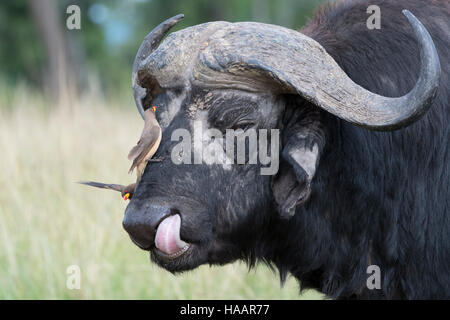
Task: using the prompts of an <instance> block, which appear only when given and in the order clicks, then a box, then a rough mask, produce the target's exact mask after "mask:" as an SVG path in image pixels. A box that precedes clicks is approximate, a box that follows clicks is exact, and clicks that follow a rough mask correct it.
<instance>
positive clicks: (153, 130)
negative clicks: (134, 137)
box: [128, 108, 162, 180]
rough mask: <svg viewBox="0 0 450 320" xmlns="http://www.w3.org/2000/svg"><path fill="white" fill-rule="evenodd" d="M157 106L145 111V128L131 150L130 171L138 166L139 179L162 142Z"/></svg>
mask: <svg viewBox="0 0 450 320" xmlns="http://www.w3.org/2000/svg"><path fill="white" fill-rule="evenodd" d="M155 110H156V108H150V109H147V110H145V112H144V121H145V123H144V130H142V134H141V137H140V139H139V141H138V142H137V144H136V145H135V146H134V147H133V148H132V149H131V150H130V153H129V154H128V159H129V160H131V161H133V163H132V164H131V167H130V170H129V173H131V172H133V170H134V168H136V167H137V176H138V180H139V179H140V177H141V176H142V174H143V173H144V169H145V166H146V165H147V161H148V160H149V159H150V158H151V157H153V155H154V154H155V152H156V150H158V147H159V144H160V143H161V136H162V131H161V127H160V126H159V123H158V121H157V120H156V116H155Z"/></svg>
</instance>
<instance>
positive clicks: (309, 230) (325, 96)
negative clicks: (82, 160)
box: [123, 0, 450, 299]
mask: <svg viewBox="0 0 450 320" xmlns="http://www.w3.org/2000/svg"><path fill="white" fill-rule="evenodd" d="M370 5H378V6H379V8H380V9H381V29H369V28H368V27H367V19H368V17H369V14H368V13H367V8H368V7H369V6H370ZM404 9H406V10H408V11H403V10H404ZM402 11H403V14H402ZM411 13H412V14H411ZM416 17H417V18H416ZM181 18H182V16H181V15H179V16H176V17H173V18H171V19H169V20H167V21H165V22H163V23H162V24H160V25H159V26H157V27H156V28H155V29H154V30H153V31H152V32H151V33H150V34H149V35H148V36H147V37H146V39H145V40H144V42H143V44H142V45H141V48H140V49H139V52H138V54H137V56H136V60H135V63H134V67H133V88H134V92H135V101H136V104H137V106H138V109H139V111H140V113H141V114H143V111H144V110H146V109H148V108H151V107H152V106H153V105H155V106H158V111H157V118H158V121H159V123H160V125H161V128H162V130H163V137H162V141H161V144H160V147H159V149H158V151H157V153H156V154H155V156H156V157H158V158H161V159H163V160H162V161H161V162H152V163H149V164H148V165H147V167H146V169H145V172H144V174H143V176H142V179H141V182H140V183H139V185H138V187H137V189H136V191H135V194H134V197H133V198H132V200H131V201H130V203H129V205H128V207H127V209H126V212H125V217H124V220H123V226H124V228H125V229H126V231H127V232H128V233H129V235H130V238H131V239H132V241H133V242H134V243H135V244H136V245H137V246H139V247H140V248H142V249H144V250H148V251H149V252H150V256H151V259H152V260H153V261H154V262H156V263H157V264H158V265H160V266H162V267H163V268H165V269H167V270H169V271H171V272H178V271H183V270H189V269H193V268H195V267H197V266H199V265H201V264H206V263H208V264H219V265H222V264H225V263H229V262H232V261H235V260H238V259H241V260H244V261H246V262H247V263H248V264H249V265H250V266H253V265H255V264H256V263H257V262H260V261H263V262H264V263H267V264H270V265H272V266H274V267H276V268H277V269H278V270H279V273H280V276H281V279H282V281H283V280H284V279H285V278H286V276H287V274H292V275H293V276H294V277H296V278H297V279H298V280H299V282H300V285H301V287H302V288H315V289H317V290H319V291H321V292H323V293H324V294H326V295H327V296H329V297H331V298H386V299H397V298H407V299H409V298H450V143H449V138H450V124H449V120H450V110H449V104H448V101H449V92H450V89H449V73H448V71H449V57H450V42H449V37H450V27H449V21H450V7H449V2H448V0H396V1H386V0H360V1H340V2H337V3H336V4H332V5H326V6H324V7H323V8H321V9H320V10H319V11H318V13H317V14H316V16H315V18H314V19H312V20H311V21H310V22H309V23H308V24H307V25H306V26H305V27H304V28H303V29H302V30H301V33H300V32H297V31H293V30H289V29H286V28H283V27H280V26H275V25H268V24H262V23H254V22H239V23H229V22H211V23H205V24H201V25H196V26H193V27H189V28H186V29H183V30H181V31H178V32H175V33H171V34H170V35H168V36H167V38H165V40H164V41H162V42H161V40H162V38H163V37H164V36H165V35H166V33H167V32H168V31H169V29H170V28H171V27H172V26H173V25H175V24H176V23H177V22H178V21H179V20H180V19H181ZM422 24H423V25H422ZM430 35H431V36H430ZM160 42H161V43H160ZM194 123H200V124H202V126H203V128H204V129H211V128H214V129H217V130H218V131H219V132H225V131H226V130H227V129H230V128H231V129H236V130H238V129H240V130H242V131H240V132H241V133H242V134H245V133H246V132H247V131H249V130H255V129H256V130H260V129H269V130H270V129H279V132H280V133H279V140H278V141H274V140H271V142H270V144H271V145H272V144H273V143H278V142H279V145H280V149H279V159H280V160H279V161H280V163H279V168H278V170H277V171H276V174H273V175H264V174H261V172H260V169H261V168H262V167H264V166H265V165H263V164H261V163H256V164H249V163H244V164H232V165H222V164H217V163H206V162H205V161H204V159H203V161H201V162H200V163H192V164H191V162H189V163H188V162H182V163H175V162H174V159H173V157H174V152H173V150H174V148H178V149H177V152H176V153H177V155H179V156H180V157H184V156H185V155H186V154H187V155H188V156H189V158H190V157H191V150H187V149H188V148H180V146H179V143H180V139H178V138H179V137H178V138H177V137H175V139H174V132H175V131H176V130H179V129H185V130H187V131H188V132H191V133H193V130H194V128H193V127H194ZM272 138H273V136H272ZM194 143H195V139H194V142H193V144H194ZM209 143H218V141H214V139H211V140H210V141H208V140H206V141H205V139H204V138H201V140H200V145H208V144H209ZM185 147H186V145H185ZM188 147H189V145H188ZM196 152H198V150H197V149H196V147H195V146H193V148H192V153H193V154H192V156H193V157H194V156H195V154H196ZM247 155H248V154H247ZM274 155H275V154H272V156H274ZM276 156H278V154H276ZM369 266H376V267H378V268H379V271H380V275H381V282H380V286H379V287H378V288H377V287H375V288H373V287H370V286H368V285H367V280H368V277H369V276H370V273H369V274H368V270H370V269H368V267H369Z"/></svg>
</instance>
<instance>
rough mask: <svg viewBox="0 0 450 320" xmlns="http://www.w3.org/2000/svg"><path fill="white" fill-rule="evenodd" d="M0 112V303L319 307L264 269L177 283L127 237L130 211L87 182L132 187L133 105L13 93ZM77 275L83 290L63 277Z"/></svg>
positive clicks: (238, 267) (205, 269) (205, 271)
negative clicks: (241, 302)
mask: <svg viewBox="0 0 450 320" xmlns="http://www.w3.org/2000/svg"><path fill="white" fill-rule="evenodd" d="M12 101H13V103H14V108H11V109H10V110H6V109H0V150H1V152H2V155H1V161H0V184H1V185H2V192H0V203H1V205H0V221H1V223H0V242H1V244H0V249H1V250H0V299H17V298H22V299H299V298H307V299H315V298H320V295H319V294H317V293H316V292H314V291H307V292H305V293H304V294H303V295H302V296H299V289H298V285H297V283H296V281H295V280H294V279H292V278H291V279H289V280H288V281H287V283H286V284H285V286H284V288H281V287H280V283H279V278H278V275H277V274H276V273H274V272H272V271H271V270H269V269H268V268H267V267H265V266H259V267H258V268H256V269H254V270H251V271H250V272H248V269H247V267H246V266H245V265H244V264H242V263H235V264H233V265H228V266H225V267H209V266H202V267H201V268H199V269H197V270H195V271H191V272H188V273H184V274H182V275H179V276H173V275H172V274H170V273H168V272H167V271H165V270H162V269H160V268H158V267H157V266H156V265H153V264H151V263H150V261H149V257H148V253H146V252H144V251H142V250H140V249H138V248H137V247H136V246H135V245H134V244H133V243H132V242H131V241H130V240H129V238H128V236H127V234H126V232H125V231H124V230H123V229H122V225H121V223H122V217H123V213H124V209H125V206H126V202H125V201H123V200H122V199H121V198H120V196H119V195H118V194H117V193H115V192H111V191H107V190H96V189H91V188H88V187H85V186H81V185H79V184H76V183H75V182H76V181H79V180H82V179H95V180H99V181H110V182H123V183H127V182H131V181H132V180H133V176H129V175H128V174H127V168H128V166H129V163H128V160H127V159H126V154H127V151H128V149H129V148H130V145H131V142H133V141H134V140H136V137H138V136H139V134H140V131H141V127H142V120H141V119H140V117H139V116H138V113H137V112H136V110H135V108H134V106H133V105H131V103H128V104H129V108H128V109H125V108H121V107H120V106H119V105H117V104H118V102H117V101H116V102H112V101H110V102H108V103H105V101H104V100H98V98H97V97H96V95H92V96H85V97H84V99H83V100H82V101H80V105H77V106H76V107H75V108H73V110H71V111H67V110H64V109H59V110H56V111H50V110H49V109H48V106H47V105H46V102H45V99H42V98H41V97H40V96H39V94H33V93H30V91H28V92H27V93H25V94H23V90H17V91H16V92H15V94H14V95H13V97H12ZM69 265H78V266H79V267H80V268H81V289H80V290H69V289H67V288H66V279H67V275H66V269H67V267H68V266H69Z"/></svg>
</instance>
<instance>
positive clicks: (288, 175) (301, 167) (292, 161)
mask: <svg viewBox="0 0 450 320" xmlns="http://www.w3.org/2000/svg"><path fill="white" fill-rule="evenodd" d="M293 122H294V123H293ZM321 127H322V126H321V124H320V121H319V120H318V116H317V114H316V113H315V112H311V113H307V112H302V114H301V117H293V118H291V121H290V124H288V126H287V128H285V129H284V130H283V142H284V146H283V150H282V153H281V163H280V169H279V171H278V174H277V175H276V176H275V177H274V178H273V179H272V192H273V196H274V199H275V202H276V203H277V207H278V212H279V213H280V215H281V217H282V218H286V219H287V218H290V217H292V216H293V215H294V214H295V208H296V207H297V206H298V205H302V204H304V203H305V202H306V201H307V200H308V199H309V196H310V193H311V181H312V179H313V178H314V175H315V172H316V168H317V166H318V164H319V159H320V154H321V152H322V149H323V146H324V141H325V139H324V134H323V131H322V129H321Z"/></svg>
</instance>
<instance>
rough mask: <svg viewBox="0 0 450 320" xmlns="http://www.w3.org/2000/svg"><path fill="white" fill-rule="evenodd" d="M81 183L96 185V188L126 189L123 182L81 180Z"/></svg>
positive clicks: (120, 190)
mask: <svg viewBox="0 0 450 320" xmlns="http://www.w3.org/2000/svg"><path fill="white" fill-rule="evenodd" d="M78 183H80V184H85V185H87V186H91V187H96V188H102V189H109V190H115V191H119V192H122V190H124V188H125V186H123V185H121V184H109V183H101V182H95V181H79V182H78Z"/></svg>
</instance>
